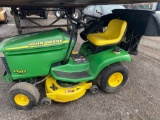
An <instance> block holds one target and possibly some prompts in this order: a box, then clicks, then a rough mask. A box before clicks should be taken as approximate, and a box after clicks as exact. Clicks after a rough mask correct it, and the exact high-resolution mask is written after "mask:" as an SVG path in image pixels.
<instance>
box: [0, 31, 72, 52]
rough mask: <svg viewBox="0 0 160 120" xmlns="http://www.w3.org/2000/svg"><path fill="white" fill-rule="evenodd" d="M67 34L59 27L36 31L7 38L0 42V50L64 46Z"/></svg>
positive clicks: (67, 38)
mask: <svg viewBox="0 0 160 120" xmlns="http://www.w3.org/2000/svg"><path fill="white" fill-rule="evenodd" d="M68 43H69V36H68V35H67V34H66V33H65V32H64V31H63V30H61V29H54V30H50V31H43V32H37V33H32V34H25V35H19V36H14V37H11V38H7V39H5V40H3V41H2V42H1V43H0V51H1V52H5V51H19V50H26V49H37V48H43V47H49V46H64V45H66V44H68Z"/></svg>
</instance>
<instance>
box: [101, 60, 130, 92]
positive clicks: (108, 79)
mask: <svg viewBox="0 0 160 120" xmlns="http://www.w3.org/2000/svg"><path fill="white" fill-rule="evenodd" d="M127 80H128V70H127V69H126V68H125V67H123V66H122V65H121V64H120V63H116V64H112V65H110V66H108V67H106V68H105V69H104V70H103V72H102V75H101V76H100V79H99V82H98V84H99V86H100V88H101V89H102V90H103V91H104V92H107V93H114V92H117V91H120V89H121V88H122V87H123V86H124V85H125V84H126V82H127Z"/></svg>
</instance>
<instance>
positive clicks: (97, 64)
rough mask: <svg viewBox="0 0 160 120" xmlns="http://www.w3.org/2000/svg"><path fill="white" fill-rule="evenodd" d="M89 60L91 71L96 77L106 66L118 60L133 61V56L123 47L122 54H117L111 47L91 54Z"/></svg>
mask: <svg viewBox="0 0 160 120" xmlns="http://www.w3.org/2000/svg"><path fill="white" fill-rule="evenodd" d="M88 61H90V68H89V73H90V74H91V75H93V76H94V78H96V77H97V76H98V74H99V73H100V72H101V71H102V70H103V69H104V68H105V67H106V66H108V65H111V64H114V63H117V62H131V57H130V55H129V54H128V53H127V52H126V51H125V50H123V49H122V50H121V52H120V54H115V53H114V52H113V49H109V50H106V51H103V52H100V53H98V54H93V55H91V56H89V57H88Z"/></svg>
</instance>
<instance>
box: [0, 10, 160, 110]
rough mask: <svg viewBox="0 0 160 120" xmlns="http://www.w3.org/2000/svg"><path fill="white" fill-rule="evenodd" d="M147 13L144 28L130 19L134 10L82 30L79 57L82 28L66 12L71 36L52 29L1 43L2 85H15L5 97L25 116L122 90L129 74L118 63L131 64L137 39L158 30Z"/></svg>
mask: <svg viewBox="0 0 160 120" xmlns="http://www.w3.org/2000/svg"><path fill="white" fill-rule="evenodd" d="M148 13H150V14H149V15H148V18H150V20H151V21H150V22H146V23H145V21H146V20H145V19H146V18H145V19H144V20H143V24H142V19H141V17H140V18H139V19H137V20H136V23H135V20H134V21H132V19H130V17H128V16H132V15H133V16H134V15H136V11H132V10H131V11H127V10H115V11H113V14H112V15H107V16H105V17H102V18H100V19H99V20H97V21H96V23H94V22H93V23H92V24H91V25H90V26H93V27H90V26H88V27H85V28H86V29H84V31H83V32H82V34H81V36H83V37H82V38H85V39H84V40H85V42H84V43H83V44H82V45H81V48H80V50H79V51H78V52H77V53H76V52H73V48H74V46H75V44H76V41H77V34H78V29H80V28H81V27H82V26H86V24H85V23H83V22H82V21H80V20H76V19H74V18H72V17H71V16H72V12H71V10H70V9H66V16H67V18H68V20H69V21H70V23H71V25H72V29H71V30H68V31H66V30H64V29H61V28H56V29H53V30H49V31H42V32H36V33H31V34H24V35H18V36H14V37H11V38H7V39H5V40H3V41H2V42H1V43H0V52H1V54H0V55H1V59H2V62H3V65H4V67H5V72H4V75H3V80H4V81H5V82H16V84H15V85H14V86H13V87H12V88H11V89H10V91H9V98H10V102H11V104H12V105H13V106H14V107H15V108H17V109H20V110H26V109H31V108H33V107H34V106H35V105H37V104H38V103H39V101H40V102H41V103H42V104H44V105H50V104H51V100H53V101H56V102H70V101H73V100H77V99H78V98H80V97H82V96H83V95H84V94H85V93H86V91H87V90H90V91H91V92H92V93H96V92H97V90H98V89H99V88H100V89H101V90H103V91H104V92H106V93H115V92H117V91H119V90H121V88H123V86H124V85H125V84H126V82H127V80H128V70H127V69H126V68H125V67H124V66H123V65H122V62H131V57H130V54H131V53H133V54H137V51H136V50H137V46H138V43H139V41H140V37H141V36H142V35H151V34H152V33H153V32H147V26H150V24H156V23H155V22H153V21H152V19H153V18H155V17H153V14H154V15H155V13H152V12H148ZM139 14H141V13H139ZM104 18H105V19H104ZM131 18H132V17H131ZM139 20H141V21H139ZM106 21H108V22H106ZM139 22H141V26H142V25H143V26H146V27H145V29H144V30H143V28H138V27H139ZM97 23H99V24H97ZM102 23H103V24H102ZM101 25H102V26H101ZM96 26H97V28H95V27H96ZM104 26H107V29H106V31H103V32H100V31H98V29H100V28H101V27H104ZM139 30H140V31H139ZM88 31H89V32H88ZM144 31H145V32H144ZM152 31H153V29H152ZM85 33H86V34H85ZM148 33H149V34H148ZM155 34H156V35H159V32H158V30H157V31H156V28H155V31H154V33H153V34H152V35H154V36H155ZM84 36H85V37H84ZM129 53H130V54H129ZM40 83H44V84H45V93H46V97H44V98H42V99H41V100H40V92H39V90H38V88H37V85H38V84H40Z"/></svg>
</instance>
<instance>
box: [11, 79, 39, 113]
mask: <svg viewBox="0 0 160 120" xmlns="http://www.w3.org/2000/svg"><path fill="white" fill-rule="evenodd" d="M9 96H10V102H11V104H12V105H13V106H14V107H15V108H17V109H19V110H27V109H32V108H33V107H34V106H35V105H36V104H37V103H38V101H39V97H40V93H39V91H38V89H37V88H36V87H35V86H33V85H32V84H30V83H27V82H20V83H17V84H15V85H14V86H13V87H12V88H11V89H10V91H9Z"/></svg>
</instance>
